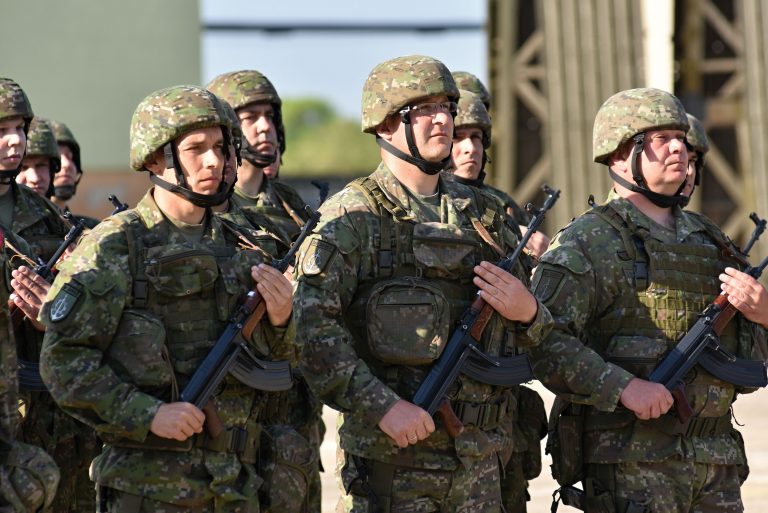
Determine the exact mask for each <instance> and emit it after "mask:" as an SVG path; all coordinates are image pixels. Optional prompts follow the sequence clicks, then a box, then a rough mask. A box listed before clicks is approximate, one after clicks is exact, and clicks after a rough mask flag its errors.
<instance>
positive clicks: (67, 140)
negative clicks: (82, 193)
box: [49, 120, 99, 228]
mask: <svg viewBox="0 0 768 513" xmlns="http://www.w3.org/2000/svg"><path fill="white" fill-rule="evenodd" d="M49 124H50V125H51V130H53V135H54V136H55V137H56V143H57V144H58V146H59V154H60V155H61V164H60V169H59V171H58V172H57V173H56V174H55V175H54V176H53V194H52V195H51V196H50V199H51V202H52V203H53V204H54V205H56V206H57V207H59V208H60V209H61V211H62V212H69V207H68V206H67V201H69V200H71V199H72V198H73V197H74V196H75V194H77V186H78V185H79V184H80V180H81V179H82V177H83V167H82V165H81V161H80V144H79V143H78V142H77V139H75V135H74V134H73V133H72V131H71V130H70V129H69V127H68V126H67V125H65V124H64V123H62V122H60V121H53V120H51V121H49ZM75 219H77V220H82V221H83V222H84V223H85V225H86V226H87V227H88V228H93V227H94V226H96V225H97V224H99V220H98V219H94V218H93V217H88V216H75Z"/></svg>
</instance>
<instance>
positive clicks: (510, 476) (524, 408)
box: [451, 73, 547, 513]
mask: <svg viewBox="0 0 768 513" xmlns="http://www.w3.org/2000/svg"><path fill="white" fill-rule="evenodd" d="M456 75H457V73H453V76H454V78H455V77H456ZM460 76H461V75H460ZM481 85H482V84H481ZM460 93H461V98H459V109H458V113H457V114H456V119H454V125H455V129H454V131H453V149H452V150H451V158H452V163H453V166H452V173H453V176H454V178H455V179H456V180H457V181H458V182H460V183H463V184H465V185H471V186H474V187H478V188H480V189H481V190H483V191H485V192H488V193H489V194H491V195H493V196H496V197H497V198H498V199H499V200H500V201H501V202H502V204H504V205H509V201H511V198H509V196H507V195H506V194H505V193H503V192H502V191H500V190H498V189H495V188H493V187H491V186H489V185H487V184H485V183H484V182H483V177H484V175H485V171H483V168H484V167H485V163H486V162H487V160H488V157H487V154H486V151H487V150H488V147H489V146H490V145H491V118H490V116H489V115H488V111H487V110H486V108H485V105H484V103H483V100H482V97H481V96H478V95H476V94H474V93H472V92H470V91H466V90H460ZM507 198H509V199H508V200H507ZM505 210H506V208H505ZM509 223H510V225H511V227H512V229H513V230H515V231H518V232H519V231H520V227H519V226H518V224H517V222H516V218H514V217H510V218H509ZM514 393H515V396H516V398H517V408H516V409H514V410H512V411H511V412H510V418H509V420H510V422H512V423H514V426H513V427H512V429H513V430H514V436H513V440H512V450H513V452H512V456H511V458H510V461H509V463H508V464H507V466H506V467H505V468H504V472H503V474H502V481H501V491H502V499H503V501H504V510H505V511H506V512H507V513H512V512H525V511H526V505H525V503H526V501H528V500H530V495H529V494H528V490H527V488H528V480H529V479H533V478H535V477H537V476H538V475H539V474H540V473H541V448H540V443H541V439H542V438H544V436H546V434H547V413H546V411H545V409H544V402H543V401H542V399H541V397H539V394H537V393H536V392H535V391H533V390H531V389H530V388H528V387H525V386H522V385H521V386H519V387H515V390H514Z"/></svg>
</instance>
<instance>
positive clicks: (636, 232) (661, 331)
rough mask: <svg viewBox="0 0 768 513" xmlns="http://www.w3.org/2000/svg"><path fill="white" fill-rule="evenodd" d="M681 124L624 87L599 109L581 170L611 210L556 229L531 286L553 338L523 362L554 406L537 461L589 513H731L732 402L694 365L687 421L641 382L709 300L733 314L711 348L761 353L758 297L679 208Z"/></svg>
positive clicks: (654, 94) (741, 464)
mask: <svg viewBox="0 0 768 513" xmlns="http://www.w3.org/2000/svg"><path fill="white" fill-rule="evenodd" d="M688 129H689V123H688V118H687V117H686V114H685V110H684V109H683V106H682V104H681V103H680V101H679V100H678V99H677V98H675V97H674V96H672V95H671V94H669V93H666V92H664V91H660V90H658V89H630V90H626V91H622V92H619V93H617V94H615V95H613V96H612V97H610V98H609V99H608V100H606V102H605V103H604V104H603V105H602V107H600V110H599V111H598V113H597V116H596V118H595V125H594V132H593V156H594V160H595V162H598V163H601V164H605V165H606V166H608V172H609V174H610V176H611V178H612V180H613V182H614V191H613V193H612V194H613V196H612V198H613V199H610V200H609V201H608V202H607V203H605V204H602V205H597V206H595V207H594V208H593V209H591V210H590V211H588V212H586V213H585V214H583V215H582V216H580V217H578V218H576V219H575V220H574V221H573V222H572V223H571V224H570V225H568V226H567V227H566V228H564V229H563V230H561V231H560V232H559V233H558V235H557V236H556V237H555V239H554V240H553V242H552V246H551V247H550V250H549V251H548V252H547V253H546V254H545V255H544V256H543V257H542V259H541V263H540V264H539V266H538V267H537V269H536V273H535V276H534V280H533V288H534V291H535V294H536V296H537V298H538V299H539V301H541V302H543V303H545V304H546V305H547V307H548V308H549V309H550V311H551V312H552V315H553V317H554V318H555V326H556V328H555V329H554V330H553V331H552V332H551V333H550V335H549V336H548V337H547V339H546V340H545V341H544V342H543V343H542V344H541V345H540V346H539V347H537V348H533V349H532V350H531V356H532V359H533V361H534V364H535V366H534V369H535V372H536V376H537V377H538V378H539V379H541V380H542V381H543V382H544V383H545V384H546V385H547V386H548V387H549V388H550V389H551V390H552V391H553V392H555V393H556V394H558V399H557V401H556V403H555V406H554V407H553V410H552V417H551V419H550V422H551V423H552V424H551V427H550V439H549V440H548V442H547V445H548V449H549V450H550V452H551V453H552V457H553V466H552V469H553V474H554V476H555V477H556V478H557V479H558V481H559V482H560V484H562V485H565V484H571V483H573V482H576V481H579V480H580V481H582V483H583V486H584V491H585V492H586V509H587V511H591V512H614V511H615V512H624V511H628V512H629V511H631V512H638V513H639V512H644V511H645V512H653V513H667V512H670V513H671V512H678V513H679V512H688V511H697V512H705V513H706V512H714V511H719V512H723V511H728V512H738V511H742V510H743V506H742V502H741V496H740V491H739V487H740V484H741V482H742V481H743V480H744V479H745V478H746V474H747V466H746V464H747V461H746V455H745V452H744V447H743V442H742V438H741V435H740V434H739V432H738V431H737V430H736V429H734V427H733V426H732V425H731V404H732V403H733V401H734V400H735V399H736V396H737V393H739V392H744V390H743V389H739V388H738V387H735V386H734V385H732V384H730V383H727V382H724V381H720V380H718V379H716V378H715V377H713V376H712V375H711V374H709V373H707V372H705V371H704V370H703V369H702V368H700V367H698V366H697V367H696V368H695V369H694V370H692V371H691V372H690V373H689V375H687V376H685V378H684V381H685V395H686V396H687V400H688V401H689V402H690V404H691V406H692V409H693V411H694V413H695V415H694V416H693V417H692V418H691V419H690V420H689V421H687V422H682V421H680V420H678V418H677V417H676V416H675V415H674V414H673V413H672V412H670V411H669V410H670V407H671V406H672V404H673V399H672V395H671V394H670V392H669V391H668V390H667V389H666V388H665V387H664V386H663V385H661V384H658V383H653V382H650V381H648V380H647V378H648V376H649V374H650V372H651V371H652V370H653V369H654V368H655V366H656V365H657V363H658V362H659V361H660V359H661V358H662V357H663V356H664V355H665V354H666V353H667V352H668V351H669V350H670V349H671V348H673V347H674V346H675V345H676V341H677V340H678V338H679V337H680V336H681V335H683V334H684V333H685V332H686V331H687V330H688V329H689V328H690V327H691V326H692V325H693V323H694V322H695V321H696V320H697V318H698V316H699V314H700V313H701V312H702V311H703V310H704V308H705V307H706V306H707V304H708V303H709V302H711V301H712V300H713V299H714V298H715V297H717V296H718V294H719V293H720V291H721V290H722V291H725V292H727V293H728V294H729V298H728V299H729V301H730V302H731V303H732V304H733V305H734V306H735V307H736V308H737V309H738V310H739V311H740V312H741V315H738V316H737V319H736V320H734V321H733V322H731V323H730V324H729V325H728V327H727V328H726V330H725V331H724V333H723V335H722V337H721V339H720V341H719V342H720V344H721V346H722V347H724V348H725V349H726V350H727V351H729V352H731V353H733V354H737V355H739V356H741V357H743V358H750V357H751V355H752V351H753V347H754V346H762V347H764V344H765V336H766V332H765V327H766V326H768V294H767V293H766V291H765V288H764V287H763V286H762V285H760V283H759V282H757V281H756V280H754V279H753V278H751V277H750V276H749V275H747V274H744V273H742V272H740V271H739V268H741V267H743V265H744V263H743V261H741V260H740V258H739V257H738V255H737V252H736V250H735V249H734V248H733V246H732V245H731V244H730V241H729V240H728V239H727V238H726V236H725V235H724V234H723V233H722V232H721V231H720V230H719V228H717V226H715V224H714V223H713V222H712V221H710V220H709V219H707V218H706V217H704V216H702V215H700V214H696V213H692V212H688V211H684V210H681V208H680V205H682V204H683V203H684V202H685V198H684V197H683V196H681V195H680V191H681V190H682V186H683V183H684V181H685V179H686V174H687V171H688V154H687V150H686V143H685V137H686V132H687V131H688Z"/></svg>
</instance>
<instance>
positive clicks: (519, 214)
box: [480, 183, 531, 226]
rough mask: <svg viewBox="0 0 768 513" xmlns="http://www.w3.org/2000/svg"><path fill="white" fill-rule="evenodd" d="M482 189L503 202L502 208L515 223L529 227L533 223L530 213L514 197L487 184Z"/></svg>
mask: <svg viewBox="0 0 768 513" xmlns="http://www.w3.org/2000/svg"><path fill="white" fill-rule="evenodd" d="M480 189H481V190H483V191H485V192H487V193H488V194H491V195H493V196H495V197H496V198H497V199H498V200H499V201H500V202H501V205H502V207H504V212H506V213H507V215H508V216H509V217H511V218H512V219H514V220H515V223H517V224H518V225H520V226H528V223H530V222H531V216H530V215H528V212H526V211H525V210H523V208H522V207H521V206H520V205H518V204H517V202H516V201H515V200H514V199H512V196H510V195H509V194H507V193H506V192H504V191H502V190H501V189H497V188H496V187H494V186H492V185H488V184H485V183H484V184H483V185H482V186H481V187H480Z"/></svg>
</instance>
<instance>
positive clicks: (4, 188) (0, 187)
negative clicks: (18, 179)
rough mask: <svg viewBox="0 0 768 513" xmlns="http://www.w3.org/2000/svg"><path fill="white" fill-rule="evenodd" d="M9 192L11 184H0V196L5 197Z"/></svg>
mask: <svg viewBox="0 0 768 513" xmlns="http://www.w3.org/2000/svg"><path fill="white" fill-rule="evenodd" d="M10 190H11V184H9V183H6V184H0V196H5V195H6V194H8V191H10Z"/></svg>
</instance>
